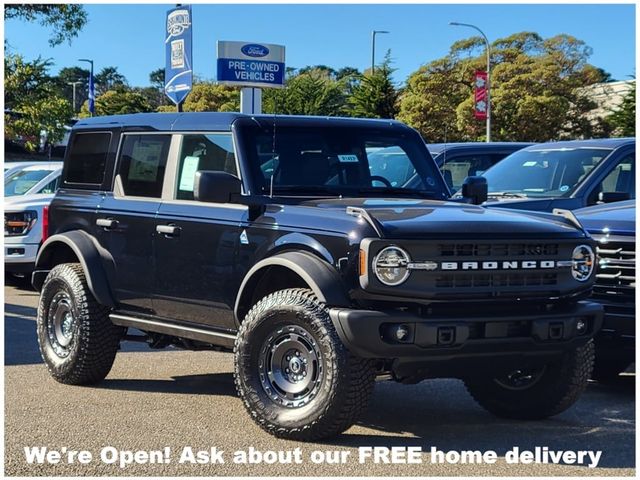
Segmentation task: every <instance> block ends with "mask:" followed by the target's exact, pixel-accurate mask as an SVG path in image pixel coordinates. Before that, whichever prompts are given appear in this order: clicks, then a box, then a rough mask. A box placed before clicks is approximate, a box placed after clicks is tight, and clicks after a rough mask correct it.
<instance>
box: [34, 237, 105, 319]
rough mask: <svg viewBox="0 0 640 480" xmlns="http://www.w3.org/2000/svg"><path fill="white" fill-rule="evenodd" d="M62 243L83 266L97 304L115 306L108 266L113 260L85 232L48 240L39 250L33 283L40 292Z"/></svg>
mask: <svg viewBox="0 0 640 480" xmlns="http://www.w3.org/2000/svg"><path fill="white" fill-rule="evenodd" d="M61 244H63V245H65V246H66V247H69V248H70V249H71V250H72V251H73V253H74V254H75V256H76V257H77V258H78V261H79V262H80V264H81V265H82V269H83V270H84V274H85V277H86V279H87V284H88V286H89V290H91V293H92V294H93V296H94V297H95V298H96V300H97V301H98V303H100V304H102V305H106V306H108V307H114V306H115V302H114V300H113V295H112V293H111V288H110V286H109V280H108V276H107V272H106V271H105V265H110V266H111V267H112V268H113V265H114V263H113V258H112V257H111V255H109V253H108V252H107V251H106V250H104V249H103V248H102V247H100V245H99V244H98V243H97V241H96V240H95V239H94V238H93V237H92V236H91V235H89V234H88V233H86V232H83V231H82V230H72V231H69V232H64V233H59V234H56V235H52V236H51V237H49V238H48V239H47V240H46V241H45V242H44V243H43V244H42V246H41V247H40V250H39V251H38V256H37V257H36V265H35V271H34V272H33V277H32V284H33V286H34V288H35V289H36V290H38V291H40V289H41V288H42V284H43V283H44V279H45V278H46V275H47V274H48V272H49V271H50V270H51V269H52V268H53V267H54V266H55V265H53V264H52V255H53V254H54V252H55V250H56V247H59V246H60V245H61Z"/></svg>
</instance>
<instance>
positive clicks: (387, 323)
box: [330, 301, 603, 361]
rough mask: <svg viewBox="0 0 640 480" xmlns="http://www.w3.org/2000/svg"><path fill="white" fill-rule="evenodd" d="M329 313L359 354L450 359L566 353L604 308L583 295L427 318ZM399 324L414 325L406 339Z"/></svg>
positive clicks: (596, 325) (591, 331) (594, 327)
mask: <svg viewBox="0 0 640 480" xmlns="http://www.w3.org/2000/svg"><path fill="white" fill-rule="evenodd" d="M330 316H331V319H332V320H333V323H334V325H335V326H336V329H337V331H338V335H339V336H340V338H341V340H342V341H343V343H344V344H345V345H346V346H347V348H348V349H349V350H350V351H351V352H353V353H354V354H355V355H357V356H359V357H363V358H380V359H407V360H408V359H414V360H416V361H430V360H433V361H446V360H452V359H456V358H462V357H465V358H473V357H483V358H487V357H498V356H523V355H525V356H526V355H531V356H539V355H554V354H558V353H562V352H564V351H567V350H569V349H572V348H576V347H579V346H581V345H584V344H585V343H586V342H587V341H588V340H589V339H590V338H593V336H594V335H595V334H596V332H598V330H600V328H601V326H602V318H603V310H602V306H601V305H599V304H597V303H593V302H587V301H581V302H577V303H576V304H573V305H570V306H566V307H564V308H562V309H560V308H559V309H557V310H554V311H553V312H548V313H545V314H540V313H536V314H535V315H527V314H526V313H524V314H522V313H514V314H513V315H503V316H490V317H489V316H487V317H482V316H469V317H468V318H450V317H446V318H445V317H441V318H434V317H428V318H425V317H421V316H418V315H413V314H408V313H404V312H398V311H395V310H389V311H374V310H354V309H345V308H332V309H331V310H330ZM579 321H581V322H585V323H586V327H585V330H584V331H583V332H578V324H579ZM399 325H404V326H405V327H406V329H407V330H408V331H409V335H407V336H406V338H404V339H403V340H402V341H398V340H397V339H396V338H395V337H394V336H393V334H394V332H395V330H394V329H395V328H396V327H397V326H399Z"/></svg>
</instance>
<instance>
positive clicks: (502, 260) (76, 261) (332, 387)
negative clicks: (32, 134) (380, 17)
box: [33, 113, 602, 440]
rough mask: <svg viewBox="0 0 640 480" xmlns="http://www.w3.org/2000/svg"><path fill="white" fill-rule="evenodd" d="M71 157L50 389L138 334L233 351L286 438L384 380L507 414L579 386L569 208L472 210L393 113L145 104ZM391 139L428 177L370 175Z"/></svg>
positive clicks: (51, 288)
mask: <svg viewBox="0 0 640 480" xmlns="http://www.w3.org/2000/svg"><path fill="white" fill-rule="evenodd" d="M69 145H70V147H69V149H68V151H67V155H66V158H65V166H64V171H63V179H62V186H61V189H60V190H59V191H58V194H57V195H56V197H55V199H54V200H53V202H52V204H51V208H50V209H49V231H48V234H50V237H49V238H48V240H47V241H46V242H45V243H44V245H43V246H42V249H41V251H40V253H39V254H38V259H37V262H36V270H35V272H34V274H33V285H34V287H35V288H36V289H37V290H39V291H40V292H41V294H40V304H39V308H38V318H37V336H38V342H39V346H40V351H41V354H42V357H43V359H44V362H45V365H46V366H47V368H48V369H49V372H50V374H51V376H52V377H53V378H55V379H56V380H57V381H59V382H62V383H67V384H91V383H96V382H99V381H100V380H102V379H103V378H104V377H105V376H106V375H107V374H108V372H109V370H110V369H111V366H112V364H113V361H114V357H115V355H116V352H117V350H118V347H119V344H120V342H121V341H122V340H123V339H124V338H125V335H126V332H127V329H129V328H134V329H138V330H140V331H142V332H143V333H144V337H142V338H141V337H140V336H138V339H142V340H144V341H146V342H147V343H148V344H149V346H150V347H152V348H162V347H166V346H170V345H175V346H178V347H182V348H187V349H195V350H203V349H216V350H220V349H222V350H228V351H233V352H234V359H235V361H234V378H235V384H236V388H237V391H238V393H239V395H240V397H241V399H242V401H243V403H244V405H245V407H246V409H247V412H248V413H249V414H250V416H251V417H252V418H253V420H254V421H255V422H256V423H257V424H258V425H259V426H260V427H261V428H263V429H264V430H266V431H267V432H269V433H271V434H273V435H276V436H279V437H284V438H290V439H298V440H312V439H319V438H325V437H328V436H331V435H335V434H337V433H339V432H342V431H343V430H345V429H347V428H349V426H350V425H352V424H353V423H354V422H355V421H356V420H357V418H358V416H359V414H360V412H362V410H363V408H365V406H366V404H367V401H368V399H369V397H370V395H371V393H372V390H373V385H374V380H375V378H376V377H384V378H391V379H393V380H396V381H399V382H405V383H411V382H419V381H421V380H423V379H426V378H436V377H457V378H462V379H463V380H464V382H465V384H466V386H467V388H468V390H469V391H470V392H471V394H472V395H473V397H474V398H475V399H476V400H477V401H478V402H479V403H480V404H481V405H482V406H483V407H484V408H486V409H487V410H489V411H491V412H493V413H494V414H496V415H499V416H503V417H509V418H519V419H541V418H546V417H549V416H551V415H556V414H558V413H560V412H562V411H564V410H566V409H567V408H569V407H570V406H571V405H572V404H573V403H574V402H575V401H576V400H577V399H578V397H579V396H580V394H581V393H582V391H583V390H584V388H585V386H586V384H587V381H588V378H589V375H590V373H591V369H592V364H593V342H592V340H591V339H592V337H593V336H594V335H595V333H596V332H597V331H598V330H599V328H600V325H601V322H602V307H601V306H600V305H598V304H595V303H592V302H588V301H586V300H585V299H586V298H587V297H588V296H589V295H590V293H591V289H592V285H593V280H594V275H593V269H594V264H595V252H594V249H595V242H594V241H593V240H592V239H591V238H590V237H589V236H588V234H587V233H586V232H584V231H583V230H582V228H581V227H580V225H579V224H578V223H577V222H576V220H575V218H573V217H570V216H561V215H554V214H546V213H531V214H523V213H515V212H510V211H504V210H499V209H494V210H490V209H485V208H483V207H480V206H478V205H477V204H479V203H481V202H483V201H484V200H485V198H486V182H485V181H484V179H482V178H481V177H470V178H469V179H467V181H466V182H465V183H464V184H463V186H462V189H461V190H462V194H463V198H462V200H461V201H460V202H451V201H448V195H449V193H448V188H447V186H446V185H445V183H444V180H443V178H442V176H441V175H440V172H439V170H438V168H437V165H436V164H435V162H434V161H433V159H432V158H431V156H430V154H429V152H428V150H427V148H426V146H425V144H424V142H423V141H422V138H421V137H420V135H419V134H418V133H417V132H416V131H415V130H413V129H411V128H409V127H407V126H405V125H403V124H401V123H399V122H394V121H388V120H384V121H382V120H361V119H341V118H319V117H287V116H278V117H275V118H274V117H273V116H249V115H242V114H237V113H171V114H170V113H165V114H137V115H124V116H114V117H95V118H92V119H83V120H80V121H79V122H78V123H77V124H76V125H75V126H74V129H73V131H72V134H71V138H70V143H69ZM388 148H399V149H401V150H402V151H403V152H404V156H403V157H402V161H404V162H405V163H410V166H411V168H413V169H414V170H415V171H416V172H417V175H418V176H419V179H420V184H419V186H417V187H415V188H407V187H399V186H395V185H394V184H393V182H394V181H395V180H394V179H393V178H389V177H387V176H384V175H382V174H375V175H372V173H371V165H370V163H369V162H370V158H371V156H373V155H374V154H375V152H379V151H380V150H381V149H388ZM407 166H408V165H407ZM126 338H127V339H131V338H132V337H131V336H127V337H126ZM133 338H135V336H134V337H133ZM425 408H426V407H425ZM390 414H392V413H390ZM417 414H419V413H417Z"/></svg>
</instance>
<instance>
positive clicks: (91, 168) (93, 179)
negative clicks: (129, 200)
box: [64, 132, 111, 185]
mask: <svg viewBox="0 0 640 480" xmlns="http://www.w3.org/2000/svg"><path fill="white" fill-rule="evenodd" d="M110 143H111V133H110V132H87V133H76V134H75V135H74V136H73V139H72V141H71V145H70V147H69V155H68V157H67V159H66V163H65V172H64V182H65V183H68V184H80V185H101V184H102V181H103V180H104V172H105V168H106V164H107V155H108V153H109V144H110Z"/></svg>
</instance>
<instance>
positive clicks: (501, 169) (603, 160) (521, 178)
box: [483, 138, 636, 212]
mask: <svg viewBox="0 0 640 480" xmlns="http://www.w3.org/2000/svg"><path fill="white" fill-rule="evenodd" d="M635 172H636V140H635V138H609V139H601V140H573V141H567V142H550V143H543V144H539V145H533V146H531V147H527V148H524V149H522V150H520V151H518V152H516V153H514V154H513V155H510V156H509V157H508V158H505V159H504V160H503V161H501V162H500V163H498V164H496V165H495V166H494V167H492V168H490V169H489V170H487V171H486V172H485V173H483V176H484V177H485V178H486V179H487V182H488V184H489V201H488V202H487V204H486V206H491V207H494V206H497V207H505V208H517V209H521V210H538V211H547V212H550V211H553V209H555V208H559V209H564V210H574V209H577V208H582V207H587V206H589V205H595V204H597V203H599V202H602V203H611V202H617V201H622V200H630V199H634V198H636V178H635V177H636V175H635Z"/></svg>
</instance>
